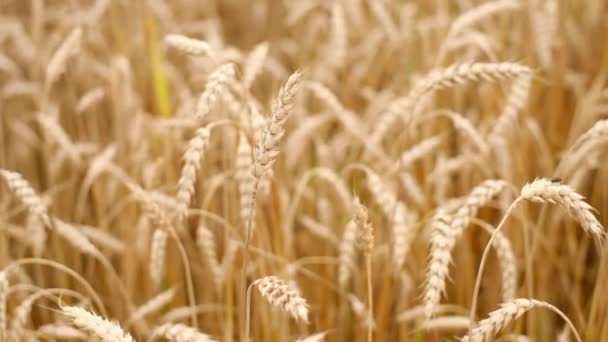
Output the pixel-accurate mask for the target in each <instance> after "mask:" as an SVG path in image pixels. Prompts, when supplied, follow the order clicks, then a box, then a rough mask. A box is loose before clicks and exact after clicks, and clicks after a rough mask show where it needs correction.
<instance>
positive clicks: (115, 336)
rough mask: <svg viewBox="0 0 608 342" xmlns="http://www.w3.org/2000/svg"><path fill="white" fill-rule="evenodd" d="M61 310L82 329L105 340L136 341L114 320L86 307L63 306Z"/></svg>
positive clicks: (107, 341)
mask: <svg viewBox="0 0 608 342" xmlns="http://www.w3.org/2000/svg"><path fill="white" fill-rule="evenodd" d="M61 312H62V313H63V314H64V315H66V316H67V317H68V318H70V319H71V320H72V323H73V324H74V325H75V326H77V327H78V328H80V329H84V330H86V331H89V332H91V333H93V335H95V336H97V337H99V338H101V340H102V341H104V342H134V341H135V340H134V339H133V337H131V335H129V334H128V333H126V332H125V331H123V330H122V328H121V327H120V326H119V325H118V324H116V323H113V322H110V321H108V320H106V319H105V318H103V317H100V316H98V315H96V314H94V313H92V312H89V311H87V310H86V309H83V308H80V307H76V306H62V307H61Z"/></svg>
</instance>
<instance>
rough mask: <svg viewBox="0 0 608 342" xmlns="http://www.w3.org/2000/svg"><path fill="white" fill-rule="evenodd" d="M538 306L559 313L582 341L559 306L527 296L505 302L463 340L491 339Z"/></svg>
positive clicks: (476, 341)
mask: <svg viewBox="0 0 608 342" xmlns="http://www.w3.org/2000/svg"><path fill="white" fill-rule="evenodd" d="M536 307H542V308H546V309H549V310H551V311H553V312H555V313H557V314H558V315H559V316H560V317H561V318H562V319H564V320H565V321H566V323H567V324H568V326H569V328H570V329H571V330H572V332H573V333H574V335H575V336H576V340H577V341H578V342H581V341H582V340H581V338H580V336H579V334H578V332H577V331H576V329H575V328H574V325H573V324H572V322H570V320H569V319H568V317H566V315H564V313H562V312H561V311H560V310H559V309H558V308H556V307H555V306H553V305H551V304H549V303H545V302H543V301H540V300H535V299H525V298H517V299H514V300H512V301H510V302H507V303H503V304H502V305H501V308H500V309H498V310H496V311H492V312H490V315H489V317H488V318H486V319H484V320H483V321H481V322H479V324H478V325H477V327H476V328H475V329H473V330H472V331H471V332H470V333H469V334H468V335H467V336H465V337H464V338H463V339H462V340H461V341H463V342H484V341H491V340H492V339H493V338H494V337H495V336H496V335H497V334H498V333H499V332H500V331H501V330H503V329H504V328H505V327H506V326H507V325H508V324H509V323H511V322H513V321H515V320H517V319H519V318H520V317H521V316H522V315H523V314H524V313H526V312H527V311H529V310H531V309H533V308H536Z"/></svg>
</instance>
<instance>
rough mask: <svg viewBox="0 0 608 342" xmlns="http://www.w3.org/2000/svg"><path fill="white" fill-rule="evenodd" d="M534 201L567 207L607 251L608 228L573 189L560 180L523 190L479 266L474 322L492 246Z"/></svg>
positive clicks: (540, 180) (544, 181)
mask: <svg viewBox="0 0 608 342" xmlns="http://www.w3.org/2000/svg"><path fill="white" fill-rule="evenodd" d="M526 200H527V201H533V202H540V203H555V204H559V205H561V206H563V207H565V208H566V209H567V210H568V212H571V213H572V215H573V216H574V217H575V218H576V219H577V221H578V223H579V224H580V225H581V227H582V228H583V230H584V231H585V232H587V233H588V234H590V235H592V236H593V237H594V238H595V239H596V241H598V247H599V248H600V249H603V240H604V236H605V232H604V228H603V227H602V225H601V224H600V223H599V221H598V220H597V218H596V217H595V215H594V214H593V208H592V207H591V206H590V205H589V204H588V203H587V202H585V200H584V198H583V196H581V195H580V194H578V193H577V192H576V191H575V190H574V189H573V188H571V187H570V186H568V185H564V184H561V183H560V181H559V180H557V179H555V180H552V179H547V178H538V179H536V180H534V181H533V182H531V183H528V184H526V185H525V186H524V187H523V188H522V189H521V193H520V195H519V197H518V198H516V199H515V201H513V203H511V206H509V208H508V209H507V210H506V212H505V214H504V215H503V218H502V220H501V221H500V223H499V224H498V226H497V227H496V230H495V231H494V232H493V233H492V236H491V237H490V241H488V244H487V245H486V247H485V249H484V251H483V254H482V256H481V261H480V262H479V268H478V270H477V275H476V279H475V287H474V289H473V299H472V302H471V311H470V315H469V317H470V318H471V322H472V321H473V319H474V317H475V313H476V310H477V300H478V296H479V291H480V288H481V278H482V276H483V271H484V267H485V264H486V260H487V258H488V254H489V253H488V252H489V250H490V246H491V245H492V244H494V243H495V241H496V239H497V236H498V234H500V233H501V228H502V227H503V226H504V224H505V222H506V220H507V218H508V217H509V215H510V214H511V212H512V211H513V210H514V209H515V208H516V207H517V206H518V204H519V203H521V202H522V201H526Z"/></svg>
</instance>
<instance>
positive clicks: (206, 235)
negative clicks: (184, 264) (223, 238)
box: [196, 223, 224, 291]
mask: <svg viewBox="0 0 608 342" xmlns="http://www.w3.org/2000/svg"><path fill="white" fill-rule="evenodd" d="M196 243H197V244H198V248H199V250H200V251H201V253H202V254H203V255H204V256H205V258H206V259H207V264H208V265H209V269H210V270H211V274H212V275H213V281H214V283H215V287H216V289H217V290H218V291H219V290H220V289H221V286H222V280H223V278H224V272H223V269H222V267H221V266H220V264H219V262H218V258H217V252H216V244H215V238H214V237H213V233H212V232H211V231H210V230H209V228H207V226H206V225H205V224H202V223H201V224H199V225H198V228H197V230H196Z"/></svg>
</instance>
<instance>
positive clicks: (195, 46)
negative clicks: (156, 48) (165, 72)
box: [165, 34, 215, 59]
mask: <svg viewBox="0 0 608 342" xmlns="http://www.w3.org/2000/svg"><path fill="white" fill-rule="evenodd" d="M165 43H166V44H167V45H168V46H170V47H172V48H174V49H176V50H178V51H180V52H183V53H185V54H188V55H195V56H197V55H207V56H209V57H211V59H215V53H214V52H213V49H212V48H211V46H210V45H209V44H208V43H207V42H205V41H202V40H199V39H194V38H189V37H186V36H182V35H180V34H168V35H166V36H165Z"/></svg>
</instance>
